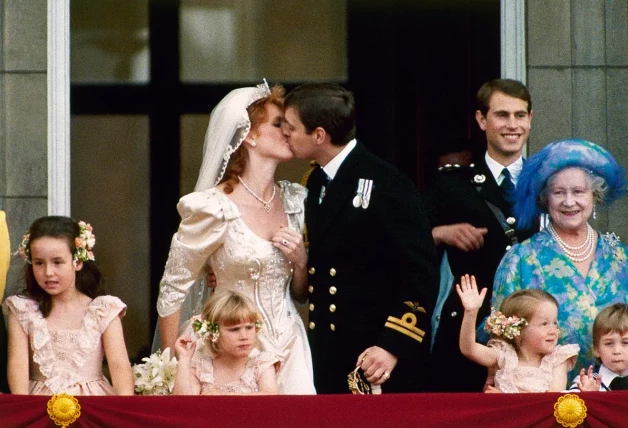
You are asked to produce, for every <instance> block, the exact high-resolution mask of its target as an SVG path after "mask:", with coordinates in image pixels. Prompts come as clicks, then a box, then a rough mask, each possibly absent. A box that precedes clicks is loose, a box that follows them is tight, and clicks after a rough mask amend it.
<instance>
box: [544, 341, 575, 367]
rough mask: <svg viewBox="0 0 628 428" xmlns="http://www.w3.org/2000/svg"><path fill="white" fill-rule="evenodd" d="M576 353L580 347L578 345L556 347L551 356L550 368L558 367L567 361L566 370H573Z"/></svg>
mask: <svg viewBox="0 0 628 428" xmlns="http://www.w3.org/2000/svg"><path fill="white" fill-rule="evenodd" d="M578 352H580V346H578V345H575V344H570V345H557V346H556V350H555V351H554V353H553V354H552V356H551V363H552V367H556V366H559V365H561V364H562V363H563V362H565V361H567V370H571V369H573V367H574V365H575V364H576V358H577V357H578Z"/></svg>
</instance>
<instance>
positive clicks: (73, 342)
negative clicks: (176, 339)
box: [4, 217, 134, 395]
mask: <svg viewBox="0 0 628 428" xmlns="http://www.w3.org/2000/svg"><path fill="white" fill-rule="evenodd" d="M95 242H96V239H95V236H94V235H93V234H92V228H91V226H90V225H89V224H86V223H84V222H78V223H77V222H75V221H74V220H72V219H70V218H67V217H42V218H40V219H37V220H35V222H34V223H33V224H32V226H31V228H30V230H29V233H28V234H26V235H24V238H23V240H22V243H21V244H20V248H19V254H20V256H21V257H22V258H23V259H24V260H25V261H26V266H25V269H24V276H25V281H26V292H25V295H18V296H11V297H9V298H7V299H6V300H5V302H4V305H5V306H6V308H7V309H8V330H9V361H8V377H9V388H10V390H11V393H13V394H35V395H53V394H58V393H67V394H71V395H113V394H120V395H133V388H134V387H133V374H132V372H131V365H130V363H129V357H128V354H127V351H126V346H125V343H124V335H123V332H122V323H121V321H120V317H122V316H123V315H124V313H125V311H126V305H124V303H122V302H121V301H120V299H118V298H117V297H113V296H100V297H96V294H97V291H98V288H99V286H100V284H101V274H100V271H99V270H98V268H97V267H96V264H95V262H94V254H93V253H92V249H93V247H94V244H95ZM103 356H106V357H107V362H108V365H109V372H110V373H111V379H112V381H113V387H112V386H111V384H110V383H109V381H108V380H107V379H106V378H105V377H104V375H103V372H102V365H103Z"/></svg>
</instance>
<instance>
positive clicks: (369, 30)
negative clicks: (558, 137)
mask: <svg viewBox="0 0 628 428" xmlns="http://www.w3.org/2000/svg"><path fill="white" fill-rule="evenodd" d="M499 8H500V4H499V0H492V1H489V0H474V1H471V0H467V1H464V0H422V1H403V0H397V1H386V0H383V1H363V0H353V1H349V14H348V16H349V26H348V28H349V44H348V47H349V82H348V83H347V86H348V87H350V88H351V89H352V90H353V91H354V92H355V94H356V103H357V106H358V107H357V108H358V138H359V139H360V140H361V141H363V142H364V143H365V144H366V145H367V146H368V147H369V148H370V149H371V150H373V151H374V152H376V153H377V154H378V155H380V156H381V157H383V158H385V159H387V160H389V161H390V162H392V163H393V164H395V165H396V166H397V167H399V168H400V169H401V170H403V171H404V172H405V173H406V174H408V176H410V177H411V178H412V179H413V180H414V181H415V183H416V184H417V185H418V186H419V187H420V188H423V187H424V186H425V185H426V183H427V181H428V179H429V176H430V174H431V173H432V172H433V171H434V170H435V168H434V165H435V157H436V156H437V155H438V154H440V153H441V152H443V151H446V150H449V149H450V148H451V147H453V146H454V144H456V145H460V144H463V145H468V146H469V147H470V149H471V150H472V151H473V152H474V154H477V153H480V152H482V151H483V150H484V149H485V146H486V144H485V141H483V139H482V138H481V137H482V136H481V135H479V134H480V132H479V129H478V127H477V124H476V123H475V119H474V112H475V93H476V92H477V90H478V88H479V87H480V86H481V85H482V83H484V82H486V81H487V80H490V79H494V78H498V77H499V74H500V9H499Z"/></svg>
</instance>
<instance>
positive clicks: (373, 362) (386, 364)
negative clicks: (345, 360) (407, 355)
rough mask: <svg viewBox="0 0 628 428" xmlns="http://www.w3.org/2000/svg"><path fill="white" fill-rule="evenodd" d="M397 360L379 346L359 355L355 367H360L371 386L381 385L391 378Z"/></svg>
mask: <svg viewBox="0 0 628 428" xmlns="http://www.w3.org/2000/svg"><path fill="white" fill-rule="evenodd" d="M397 360H398V358H397V357H395V356H394V355H393V354H391V353H390V352H388V351H386V350H385V349H383V348H380V347H379V346H371V347H370V348H367V349H365V350H364V352H362V353H361V354H360V356H359V357H358V361H357V363H356V365H358V366H361V367H362V371H363V372H364V377H365V378H366V380H367V381H369V382H370V383H371V384H373V385H381V384H383V383H384V382H386V381H387V380H388V378H389V377H390V376H391V374H392V371H393V369H394V368H395V366H396V365H397Z"/></svg>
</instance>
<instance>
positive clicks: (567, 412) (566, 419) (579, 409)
mask: <svg viewBox="0 0 628 428" xmlns="http://www.w3.org/2000/svg"><path fill="white" fill-rule="evenodd" d="M554 417H555V418H556V422H558V423H559V424H561V425H562V426H564V427H569V428H575V427H577V426H578V425H580V424H581V423H582V422H584V418H586V417H587V406H586V405H585V404H584V400H583V399H582V398H580V397H578V396H577V395H575V394H565V395H563V396H562V397H560V398H559V399H558V401H556V404H554Z"/></svg>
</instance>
